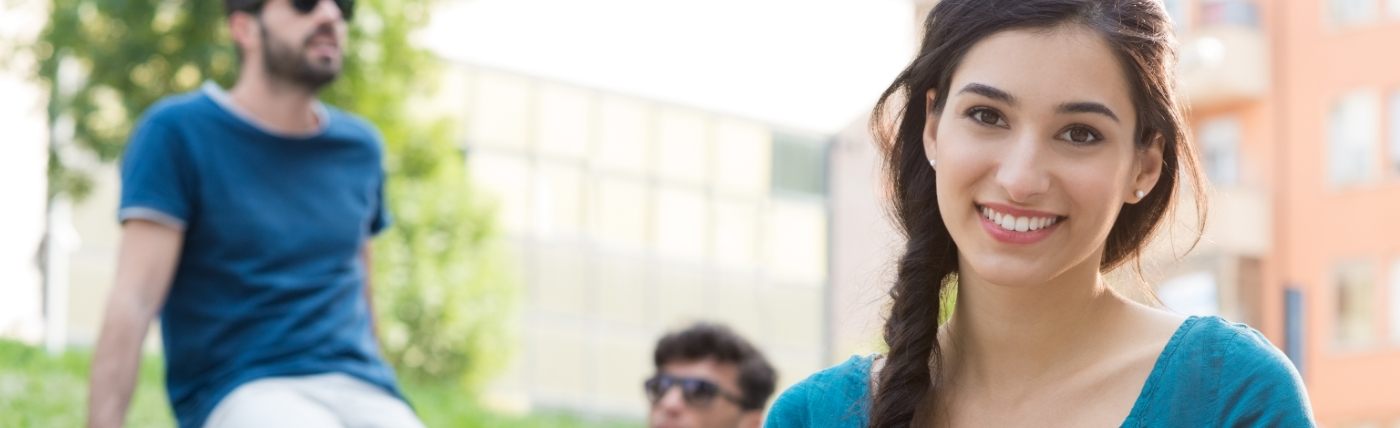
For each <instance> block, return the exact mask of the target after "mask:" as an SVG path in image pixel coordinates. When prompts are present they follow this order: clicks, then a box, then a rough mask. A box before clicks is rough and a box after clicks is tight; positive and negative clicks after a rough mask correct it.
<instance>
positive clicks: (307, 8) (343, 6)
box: [292, 0, 355, 21]
mask: <svg viewBox="0 0 1400 428" xmlns="http://www.w3.org/2000/svg"><path fill="white" fill-rule="evenodd" d="M320 4H321V0H292V7H294V8H296V10H297V12H300V13H301V14H302V15H305V14H308V13H311V11H313V10H316V6H317V5H320ZM335 6H336V7H339V8H340V16H343V17H345V20H346V21H349V20H350V18H351V17H352V16H354V15H355V0H335Z"/></svg>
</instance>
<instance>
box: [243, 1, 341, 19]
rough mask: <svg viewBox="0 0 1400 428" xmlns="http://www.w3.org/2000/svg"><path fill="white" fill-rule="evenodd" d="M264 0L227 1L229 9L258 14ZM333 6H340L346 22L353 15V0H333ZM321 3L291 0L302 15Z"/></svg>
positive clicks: (293, 6)
mask: <svg viewBox="0 0 1400 428" xmlns="http://www.w3.org/2000/svg"><path fill="white" fill-rule="evenodd" d="M265 3H267V1H266V0H235V1H230V2H229V8H230V9H229V10H230V11H234V10H237V11H243V12H247V13H251V14H254V15H256V14H258V12H261V11H262V7H263V4H265ZM334 3H335V6H336V7H338V8H340V16H341V17H344V18H345V20H346V21H347V22H348V21H350V18H352V17H354V16H355V0H334ZM320 5H321V0H292V8H293V9H296V11H297V13H300V14H302V15H305V14H308V13H311V11H313V10H316V6H320Z"/></svg>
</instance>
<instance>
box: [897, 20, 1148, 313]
mask: <svg viewBox="0 0 1400 428" xmlns="http://www.w3.org/2000/svg"><path fill="white" fill-rule="evenodd" d="M1120 64H1121V63H1120V62H1119V61H1118V59H1117V58H1116V57H1115V56H1114V54H1113V53H1112V51H1111V50H1110V48H1109V45H1108V44H1107V43H1106V41H1104V40H1103V38H1102V37H1101V36H1099V35H1098V34H1096V33H1094V32H1093V31H1091V30H1089V29H1087V28H1084V27H1080V26H1064V27H1057V28H1053V29H1028V30H1008V31H1004V32H1000V33H997V34H994V35H992V36H991V37H988V38H986V39H984V40H982V41H981V42H978V43H977V44H976V45H974V46H973V47H972V49H971V50H970V51H969V52H968V53H967V54H966V56H965V57H964V59H963V61H962V63H961V64H960V65H959V66H958V68H957V69H956V70H955V72H954V74H953V78H952V85H951V86H950V87H949V91H950V93H949V94H948V99H947V101H946V104H945V105H944V108H943V109H942V111H941V112H934V113H930V116H929V117H928V120H927V122H926V124H925V130H924V148H925V151H926V153H929V156H930V158H932V159H933V160H936V162H937V168H936V170H937V176H938V187H937V191H938V208H939V209H940V210H941V211H942V215H943V221H944V223H945V224H947V226H948V230H949V232H950V233H951V234H952V237H953V240H954V241H955V242H956V243H957V245H958V252H959V255H960V257H961V260H960V261H959V262H960V265H961V266H962V267H963V269H971V270H972V272H964V274H968V273H972V274H975V275H977V276H978V277H979V278H981V279H983V280H985V281H989V282H991V283H995V284H1001V285H1022V284H1036V283H1041V282H1045V281H1049V280H1051V279H1054V278H1056V277H1059V276H1060V275H1061V274H1063V273H1065V272H1066V271H1068V270H1070V269H1073V268H1076V267H1078V268H1083V269H1094V270H1095V271H1097V269H1098V263H1099V261H1100V259H1101V258H1102V254H1103V248H1104V242H1105V240H1106V238H1107V237H1108V232H1109V230H1110V229H1111V228H1112V226H1113V222H1114V219H1116V218H1117V216H1118V212H1119V210H1120V209H1122V207H1123V204H1124V203H1136V202H1137V201H1138V200H1139V199H1140V198H1138V197H1137V196H1136V195H1135V192H1136V191H1138V190H1141V191H1143V192H1151V191H1152V190H1153V189H1152V184H1153V183H1156V182H1157V175H1158V174H1159V173H1160V170H1161V164H1162V155H1161V146H1160V144H1153V145H1151V146H1149V147H1148V148H1147V149H1140V148H1138V146H1137V144H1135V142H1134V141H1133V138H1134V137H1133V134H1134V133H1133V130H1134V127H1135V126H1136V123H1134V121H1135V118H1136V112H1135V110H1134V106H1133V103H1132V98H1131V95H1130V92H1129V86H1128V82H1127V80H1126V77H1125V76H1124V75H1123V71H1122V70H1123V69H1122V67H1121V65H1120ZM934 95H935V94H934V92H932V91H930V92H929V93H928V94H927V95H926V96H927V98H926V99H925V100H924V102H925V103H930V104H931V103H932V100H933V97H934ZM1086 264H1092V267H1090V266H1087V265H1086Z"/></svg>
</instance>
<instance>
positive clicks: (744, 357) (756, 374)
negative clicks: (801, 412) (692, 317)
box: [654, 322, 777, 410]
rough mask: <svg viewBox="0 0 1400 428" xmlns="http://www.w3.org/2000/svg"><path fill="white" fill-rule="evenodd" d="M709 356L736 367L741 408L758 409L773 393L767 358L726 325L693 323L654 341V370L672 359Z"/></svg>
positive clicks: (772, 374) (774, 376) (771, 371)
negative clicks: (741, 396) (741, 401)
mask: <svg viewBox="0 0 1400 428" xmlns="http://www.w3.org/2000/svg"><path fill="white" fill-rule="evenodd" d="M706 358H713V359H715V361H717V362H720V363H728V364H733V365H735V366H737V367H738V368H739V389H741V390H742V391H741V393H742V394H743V398H744V399H743V403H741V404H740V407H743V408H744V410H758V409H762V408H763V406H764V404H765V403H767V402H768V397H769V396H772V395H773V388H774V382H775V381H776V379H777V373H776V372H774V371H773V366H771V365H769V364H768V360H766V359H764V358H763V354H762V353H759V352H758V349H757V348H754V347H753V345H750V344H749V342H748V341H747V340H744V338H742V337H739V335H738V334H735V333H734V332H733V331H732V330H730V329H729V328H728V327H725V326H723V325H719V324H712V323H705V322H701V323H696V324H695V325H693V326H690V327H689V328H686V329H684V330H681V331H676V332H672V333H670V334H667V335H666V336H665V337H662V338H661V340H660V341H658V342H657V343H656V354H655V357H654V360H655V362H656V370H658V371H660V370H661V366H663V365H666V364H667V363H671V362H676V361H697V360H703V359H706Z"/></svg>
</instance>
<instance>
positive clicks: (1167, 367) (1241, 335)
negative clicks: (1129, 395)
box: [1145, 316, 1312, 426]
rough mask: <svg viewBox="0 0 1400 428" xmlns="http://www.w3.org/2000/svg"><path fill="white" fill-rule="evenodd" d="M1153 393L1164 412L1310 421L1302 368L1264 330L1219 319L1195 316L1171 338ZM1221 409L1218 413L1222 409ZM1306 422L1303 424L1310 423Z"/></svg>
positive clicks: (1264, 420)
mask: <svg viewBox="0 0 1400 428" xmlns="http://www.w3.org/2000/svg"><path fill="white" fill-rule="evenodd" d="M1152 377H1153V379H1151V380H1150V381H1149V382H1150V385H1149V390H1148V391H1145V392H1146V393H1147V394H1148V395H1153V396H1154V397H1151V398H1152V401H1155V402H1159V403H1171V404H1167V405H1165V406H1154V407H1158V408H1159V409H1162V410H1168V409H1170V410H1185V409H1173V408H1177V407H1194V408H1195V409H1196V410H1197V411H1200V410H1203V409H1205V408H1209V409H1212V410H1214V412H1209V411H1208V412H1205V413H1214V414H1215V415H1217V416H1218V417H1220V418H1223V419H1220V420H1224V421H1236V422H1241V423H1244V424H1245V425H1251V426H1257V425H1259V424H1260V423H1264V424H1265V425H1270V426H1273V425H1279V424H1281V425H1287V426H1298V425H1300V423H1302V422H1307V424H1311V421H1312V409H1311V406H1310V405H1309V403H1308V396H1307V390H1306V389H1305V388H1304V386H1303V382H1302V378H1301V377H1300V376H1299V375H1298V370H1297V368H1295V367H1294V366H1293V363H1292V362H1291V361H1289V359H1288V357H1287V356H1285V355H1284V354H1283V352H1281V351H1279V349H1278V348H1277V347H1275V346H1274V345H1273V344H1272V343H1270V342H1269V340H1268V339H1267V338H1266V337H1264V335H1263V334H1262V333H1260V332H1259V331H1258V330H1255V329H1253V328H1251V327H1249V326H1248V325H1245V324H1241V323H1236V322H1230V321H1227V320H1225V319H1223V318H1220V317H1215V316H1210V317H1191V318H1189V319H1187V320H1186V321H1185V322H1183V323H1182V326H1181V328H1180V329H1178V331H1177V332H1176V334H1175V335H1174V336H1173V337H1172V339H1171V341H1170V342H1168V344H1167V347H1166V349H1164V350H1163V353H1162V355H1161V357H1160V359H1159V362H1158V367H1157V368H1156V369H1155V370H1154V373H1153V375H1152ZM1217 412H1218V413H1217ZM1307 424H1302V425H1307Z"/></svg>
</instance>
